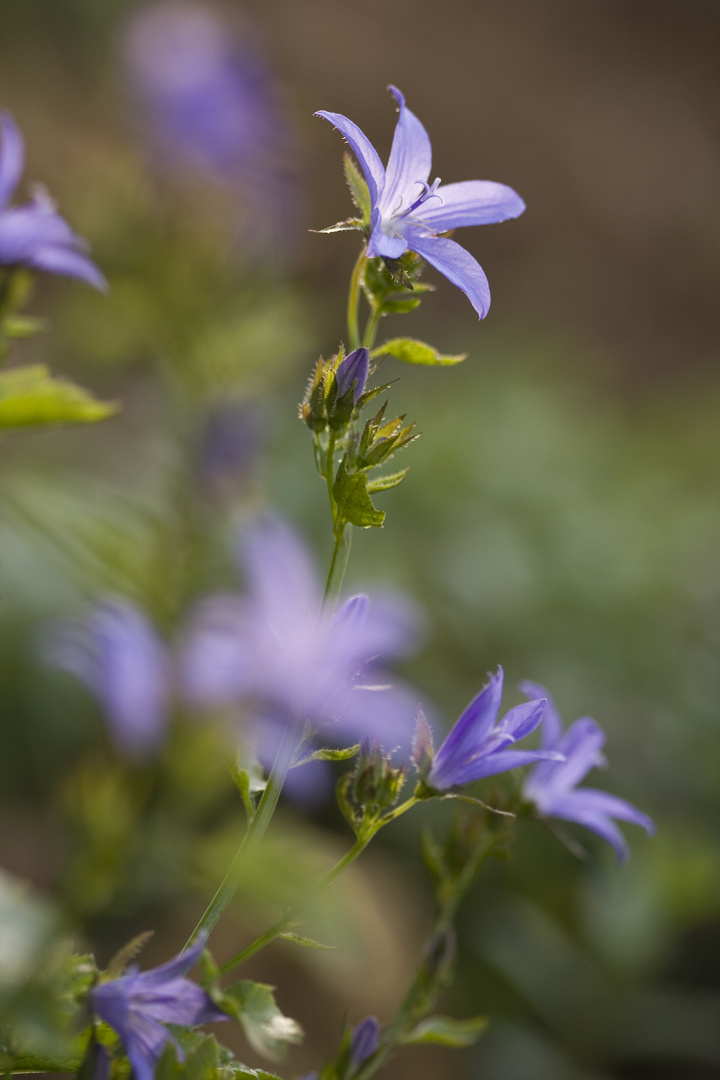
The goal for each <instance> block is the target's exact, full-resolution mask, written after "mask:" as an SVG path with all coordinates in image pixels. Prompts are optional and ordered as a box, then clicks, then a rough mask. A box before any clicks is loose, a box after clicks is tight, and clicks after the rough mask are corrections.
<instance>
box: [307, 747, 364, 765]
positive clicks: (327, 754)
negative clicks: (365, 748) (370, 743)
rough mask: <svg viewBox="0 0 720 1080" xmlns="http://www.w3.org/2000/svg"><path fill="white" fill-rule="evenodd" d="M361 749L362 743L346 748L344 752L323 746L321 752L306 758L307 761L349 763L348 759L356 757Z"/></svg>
mask: <svg viewBox="0 0 720 1080" xmlns="http://www.w3.org/2000/svg"><path fill="white" fill-rule="evenodd" d="M359 749H360V743H357V744H356V745H355V746H346V747H344V748H343V749H342V750H336V749H335V748H334V747H329V746H323V747H321V748H320V749H319V750H313V752H312V754H309V755H308V757H307V758H306V760H307V761H347V760H348V758H352V757H355V755H356V754H357V752H358V750H359Z"/></svg>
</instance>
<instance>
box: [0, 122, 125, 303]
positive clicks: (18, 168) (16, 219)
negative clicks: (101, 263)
mask: <svg viewBox="0 0 720 1080" xmlns="http://www.w3.org/2000/svg"><path fill="white" fill-rule="evenodd" d="M0 135H1V136H2V142H0V266H11V267H14V266H23V267H26V268H27V269H29V270H43V271H45V272H46V273H48V274H62V275H64V276H65V277H73V278H79V279H80V280H81V281H85V282H87V284H88V285H92V286H94V288H96V289H100V290H101V291H103V290H105V288H106V287H107V283H106V281H105V278H104V277H103V275H102V274H101V273H100V271H99V270H98V268H97V266H95V264H94V263H93V262H92V261H91V260H90V259H89V258H88V256H87V254H86V250H87V244H86V243H85V241H84V240H83V239H82V238H81V237H79V236H77V235H76V234H75V233H74V232H73V231H72V229H71V228H70V226H69V225H68V223H67V222H66V221H65V219H64V218H62V217H60V215H59V214H58V213H57V211H56V209H55V204H54V203H53V201H52V199H51V198H50V196H49V195H48V193H47V192H46V191H45V190H44V188H41V187H36V188H35V191H34V193H33V197H32V199H31V200H30V202H27V203H24V204H23V205H21V206H10V205H9V203H10V200H11V199H12V197H13V194H14V193H15V189H16V188H17V186H18V184H19V183H20V177H21V176H22V172H23V168H24V166H25V144H24V141H23V137H22V134H21V132H20V129H19V128H18V126H17V124H16V123H15V120H14V119H13V117H12V116H11V115H10V113H9V112H0Z"/></svg>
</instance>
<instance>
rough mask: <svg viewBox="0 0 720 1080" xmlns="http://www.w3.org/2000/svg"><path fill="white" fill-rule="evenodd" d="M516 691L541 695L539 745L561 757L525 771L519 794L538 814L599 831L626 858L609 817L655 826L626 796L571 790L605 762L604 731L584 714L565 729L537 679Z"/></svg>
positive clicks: (623, 843) (626, 850)
mask: <svg viewBox="0 0 720 1080" xmlns="http://www.w3.org/2000/svg"><path fill="white" fill-rule="evenodd" d="M520 689H521V690H522V691H523V693H524V694H526V695H527V696H528V697H531V696H534V695H536V694H543V695H544V696H545V697H546V698H547V706H546V709H545V716H544V718H543V726H542V745H543V747H544V748H545V749H546V750H556V751H558V753H560V754H562V756H563V758H564V760H563V761H559V762H557V761H545V762H542V763H541V764H540V765H537V766H536V767H535V768H534V769H532V771H531V772H530V773H529V774H528V776H527V778H526V780H525V784H524V787H523V794H524V796H525V798H526V799H528V801H530V802H533V803H534V804H535V806H536V807H537V809H538V811H539V813H540V814H541V815H542V816H543V817H557V818H562V819H563V820H565V821H575V822H577V823H578V825H584V826H585V828H586V829H591V830H592V832H595V833H597V834H598V836H600V837H602V839H603V840H607V842H608V844H610V845H611V847H613V848H614V850H615V853H616V855H617V857H618V859H619V860H620V862H626V861H627V859H628V858H629V856H630V849H629V847H628V845H627V841H626V840H625V837H624V836H623V835H622V833H621V832H620V830H619V829H618V827H617V825H615V823H614V821H613V820H612V819H613V818H619V819H620V821H630V822H632V824H634V825H640V826H641V827H642V828H643V829H645V831H646V832H647V833H649V834H650V835H652V834H653V833H654V832H655V824H654V822H653V821H652V820H651V818H649V817H648V816H647V814H643V813H642V812H641V811H640V810H636V809H635V807H634V806H631V804H630V803H629V802H626V801H625V799H619V798H618V797H617V796H616V795H610V794H608V792H606V791H598V790H596V789H595V788H581V789H580V790H579V791H576V790H575V788H576V785H577V784H579V783H580V781H581V780H583V779H584V778H585V776H586V774H587V773H588V772H589V771H590V769H592V768H593V767H594V766H596V765H599V766H601V765H605V764H606V761H605V758H604V756H603V754H602V747H603V745H604V743H605V732H604V731H603V730H602V728H601V727H600V725H599V724H596V723H595V721H594V720H592V719H590V717H589V716H584V717H582V718H581V719H580V720H576V721H575V722H574V723H573V724H571V725H570V727H569V728H568V729H567V731H566V732H565V733H563V728H562V721H561V719H560V716H559V714H558V711H557V709H556V708H555V705H554V704H553V701H552V698H550V696H549V695H548V692H547V690H545V688H544V687H543V686H540V685H539V684H538V683H533V682H524V683H521V684H520Z"/></svg>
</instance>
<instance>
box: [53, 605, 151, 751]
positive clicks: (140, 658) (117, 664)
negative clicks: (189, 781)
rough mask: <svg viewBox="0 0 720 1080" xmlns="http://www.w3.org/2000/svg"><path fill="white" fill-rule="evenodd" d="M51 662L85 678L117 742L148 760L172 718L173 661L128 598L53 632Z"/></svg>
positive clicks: (123, 747) (97, 609)
mask: <svg viewBox="0 0 720 1080" xmlns="http://www.w3.org/2000/svg"><path fill="white" fill-rule="evenodd" d="M46 656H47V658H48V660H49V661H50V662H51V663H53V664H55V666H56V667H59V668H63V669H64V670H65V671H69V672H71V673H72V674H73V675H76V676H77V677H78V678H79V679H81V680H82V681H83V682H84V683H85V685H86V686H87V687H88V689H89V690H90V691H91V692H92V693H93V694H94V695H95V697H96V698H97V699H98V701H99V702H100V705H101V707H102V709H103V712H104V713H105V716H106V718H107V721H108V725H109V727H110V732H111V734H112V737H113V739H114V741H115V742H116V743H117V744H118V746H119V747H120V748H121V749H122V750H124V751H125V752H126V753H128V754H130V755H132V756H135V757H147V756H148V755H149V754H151V753H153V751H154V750H155V749H156V748H157V746H158V744H159V743H160V742H161V740H162V738H163V735H164V732H165V724H166V719H167V700H168V693H169V663H168V658H167V655H166V651H165V647H164V645H163V643H162V642H161V641H160V639H159V637H158V635H157V634H156V632H155V630H154V629H153V627H152V626H151V625H150V623H149V621H148V620H147V618H146V616H145V615H144V614H143V613H142V612H141V611H140V610H139V609H138V608H136V607H135V606H134V605H132V604H130V603H129V602H128V601H127V600H115V599H113V600H108V601H106V602H105V603H103V604H100V605H98V607H96V608H95V610H94V611H93V612H92V613H91V614H90V616H89V618H88V619H86V620H84V621H77V622H66V623H65V624H63V625H61V626H60V627H58V628H56V629H54V630H53V631H52V632H51V635H50V638H49V643H48V646H47V648H46Z"/></svg>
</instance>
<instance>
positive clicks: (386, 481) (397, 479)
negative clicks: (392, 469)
mask: <svg viewBox="0 0 720 1080" xmlns="http://www.w3.org/2000/svg"><path fill="white" fill-rule="evenodd" d="M407 474H408V469H401V470H400V472H396V473H391V474H390V476H376V477H374V478H373V479H372V480H368V486H367V489H368V491H369V492H370V493H371V494H372V493H373V492H375V491H389V490H390V488H394V487H397V486H398V484H402V482H403V480H404V479H405V477H406V476H407Z"/></svg>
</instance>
